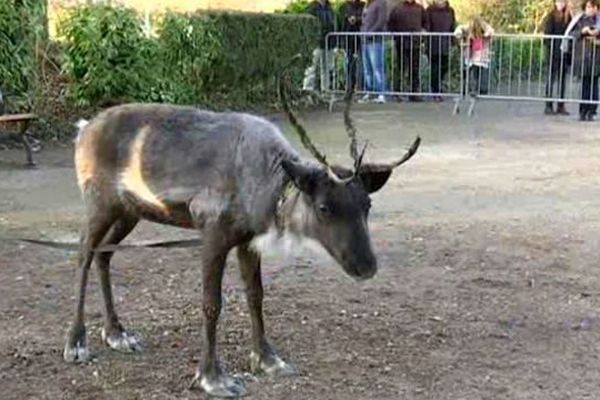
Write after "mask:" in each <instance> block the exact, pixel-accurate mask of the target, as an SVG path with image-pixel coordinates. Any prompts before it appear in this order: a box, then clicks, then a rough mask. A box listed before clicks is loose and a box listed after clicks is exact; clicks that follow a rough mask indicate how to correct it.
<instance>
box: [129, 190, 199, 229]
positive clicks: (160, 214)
mask: <svg viewBox="0 0 600 400" xmlns="http://www.w3.org/2000/svg"><path fill="white" fill-rule="evenodd" d="M120 196H121V202H122V204H123V205H124V207H125V209H126V210H128V211H129V212H130V213H132V214H135V215H139V216H140V217H142V218H143V219H146V220H148V221H151V222H156V223H159V224H166V225H173V226H177V227H180V228H193V227H194V222H193V219H192V216H191V214H190V212H189V208H188V204H187V203H181V202H169V201H163V202H161V205H160V206H158V205H157V204H153V203H148V202H147V200H146V199H144V198H142V197H140V196H138V195H137V194H136V193H134V192H131V191H129V190H124V191H122V192H121V194H120Z"/></svg>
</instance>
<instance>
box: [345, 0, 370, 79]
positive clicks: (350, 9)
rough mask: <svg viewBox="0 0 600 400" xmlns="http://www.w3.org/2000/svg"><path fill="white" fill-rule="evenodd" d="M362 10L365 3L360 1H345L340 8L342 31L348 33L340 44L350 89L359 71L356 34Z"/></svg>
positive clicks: (357, 38)
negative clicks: (344, 54)
mask: <svg viewBox="0 0 600 400" xmlns="http://www.w3.org/2000/svg"><path fill="white" fill-rule="evenodd" d="M364 8H365V3H364V2H363V1H361V0H347V1H346V2H345V3H344V4H342V6H341V7H340V15H341V18H342V31H343V32H349V33H350V35H348V36H343V40H342V43H343V46H344V51H345V53H346V84H347V85H348V87H352V88H354V86H355V85H356V81H357V75H358V71H359V69H358V68H357V62H355V59H356V58H359V57H360V54H361V53H360V40H359V37H358V36H357V35H356V33H357V32H360V27H361V25H362V13H363V10H364Z"/></svg>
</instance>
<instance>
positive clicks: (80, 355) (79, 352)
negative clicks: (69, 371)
mask: <svg viewBox="0 0 600 400" xmlns="http://www.w3.org/2000/svg"><path fill="white" fill-rule="evenodd" d="M63 358H64V360H65V361H66V362H70V363H85V362H88V361H90V360H91V358H92V357H91V354H90V352H89V351H88V348H87V346H86V344H85V337H84V338H83V339H81V340H78V341H77V342H75V344H73V345H71V344H70V343H68V342H67V344H66V345H65V350H64V351H63Z"/></svg>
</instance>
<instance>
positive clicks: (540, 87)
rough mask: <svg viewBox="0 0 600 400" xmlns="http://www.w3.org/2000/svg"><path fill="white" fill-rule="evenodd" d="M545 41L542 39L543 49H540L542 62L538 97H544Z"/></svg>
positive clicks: (540, 62) (540, 61)
mask: <svg viewBox="0 0 600 400" xmlns="http://www.w3.org/2000/svg"><path fill="white" fill-rule="evenodd" d="M544 48H545V45H544V39H542V47H541V48H540V60H539V64H540V67H539V75H538V97H542V93H544V74H543V70H544Z"/></svg>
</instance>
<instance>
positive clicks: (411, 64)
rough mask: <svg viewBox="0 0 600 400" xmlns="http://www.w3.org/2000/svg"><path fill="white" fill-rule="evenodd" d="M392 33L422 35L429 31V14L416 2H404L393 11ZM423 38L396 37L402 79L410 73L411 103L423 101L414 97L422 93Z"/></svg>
mask: <svg viewBox="0 0 600 400" xmlns="http://www.w3.org/2000/svg"><path fill="white" fill-rule="evenodd" d="M388 28H389V30H390V32H401V33H421V32H426V31H427V29H428V22H427V12H426V11H425V8H423V6H422V5H420V4H419V3H417V2H416V1H415V0H403V1H402V2H400V3H399V4H398V5H397V6H396V7H394V8H393V9H392V12H391V14H390V20H389V22H388ZM422 43H423V38H422V37H421V36H419V35H414V36H412V37H410V36H409V37H406V36H399V37H396V54H397V55H398V69H399V70H400V71H399V74H400V79H401V80H402V79H404V73H405V72H406V73H408V77H409V80H410V82H411V91H412V93H413V95H412V96H409V100H410V101H422V100H421V98H420V97H418V96H416V95H414V93H419V92H420V91H421V79H420V72H421V44H422Z"/></svg>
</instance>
